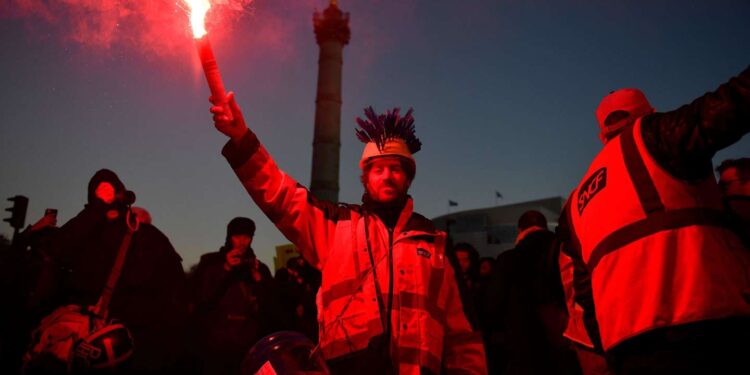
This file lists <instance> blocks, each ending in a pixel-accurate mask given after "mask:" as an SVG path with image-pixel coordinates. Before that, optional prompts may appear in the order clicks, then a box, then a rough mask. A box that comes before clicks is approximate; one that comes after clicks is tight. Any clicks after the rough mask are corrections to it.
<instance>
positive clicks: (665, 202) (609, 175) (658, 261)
mask: <svg viewBox="0 0 750 375" xmlns="http://www.w3.org/2000/svg"><path fill="white" fill-rule="evenodd" d="M570 200H571V202H570V204H571V207H570V214H569V215H570V216H569V220H570V222H571V227H572V232H573V235H574V236H575V238H576V240H577V242H578V243H579V245H580V246H579V247H580V250H581V254H580V255H581V258H582V260H583V262H584V263H585V264H586V266H587V268H588V270H589V272H590V273H591V287H592V293H593V299H594V306H595V309H596V318H597V321H598V323H599V331H600V335H601V340H602V345H603V347H604V349H605V350H608V349H610V348H612V347H614V346H615V345H617V344H619V343H620V342H622V341H623V340H626V339H628V338H631V337H633V336H636V335H639V334H641V333H643V332H646V331H649V330H653V329H655V328H659V327H666V326H673V325H678V324H683V323H689V322H695V321H700V320H707V319H717V318H724V317H730V316H741V315H744V316H748V315H750V277H749V275H748V270H749V268H748V265H749V264H750V257H749V256H748V252H747V250H746V249H745V248H744V247H743V245H742V243H741V241H740V240H739V239H738V237H737V235H736V234H735V233H733V232H732V231H731V230H729V229H728V225H727V223H726V216H725V215H726V213H725V211H724V209H723V206H722V202H721V194H720V192H719V188H718V185H717V184H716V181H715V179H714V178H706V179H705V180H703V181H699V182H686V181H683V180H680V179H677V178H675V177H673V176H671V175H670V174H669V173H668V172H667V171H665V170H664V169H663V168H662V167H661V166H659V165H658V164H657V163H656V161H655V160H654V159H653V158H652V157H651V156H650V155H649V153H648V152H647V150H646V148H645V145H644V143H643V138H642V137H641V122H640V120H638V121H636V123H635V124H634V125H633V126H630V127H629V128H627V129H625V130H624V131H623V133H622V134H621V135H620V136H618V137H617V138H615V139H612V140H611V141H609V142H608V143H607V144H606V145H605V146H604V148H603V149H602V151H601V152H600V153H599V155H597V157H596V159H594V161H593V163H591V166H590V167H589V170H588V172H587V173H586V177H585V178H584V179H583V182H582V183H581V184H580V185H579V186H578V188H577V189H576V191H575V192H574V195H573V196H572V197H571V199H570Z"/></svg>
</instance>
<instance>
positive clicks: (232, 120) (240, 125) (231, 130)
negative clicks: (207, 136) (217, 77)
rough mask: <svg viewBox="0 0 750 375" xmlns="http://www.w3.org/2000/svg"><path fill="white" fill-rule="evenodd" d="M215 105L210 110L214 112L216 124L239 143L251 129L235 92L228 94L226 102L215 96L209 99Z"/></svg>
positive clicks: (218, 128) (217, 127)
mask: <svg viewBox="0 0 750 375" xmlns="http://www.w3.org/2000/svg"><path fill="white" fill-rule="evenodd" d="M208 100H209V101H210V102H211V103H212V104H213V106H212V107H211V109H210V111H211V113H213V114H214V116H213V119H214V126H215V127H216V129H217V130H219V131H220V132H221V133H223V134H224V135H226V136H227V137H229V138H230V139H231V140H232V141H233V142H235V143H239V142H240V140H241V139H242V137H243V136H245V133H247V132H248V131H249V129H248V128H247V124H245V118H244V117H243V116H242V111H241V110H240V106H239V105H237V102H236V101H235V100H234V92H230V93H229V94H227V97H226V103H224V102H222V101H221V100H217V99H215V98H214V97H210V98H209V99H208Z"/></svg>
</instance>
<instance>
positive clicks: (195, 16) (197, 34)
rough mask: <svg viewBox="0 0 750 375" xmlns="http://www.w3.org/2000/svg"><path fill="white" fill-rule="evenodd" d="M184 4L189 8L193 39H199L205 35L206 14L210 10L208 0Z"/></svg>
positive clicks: (187, 0)
mask: <svg viewBox="0 0 750 375" xmlns="http://www.w3.org/2000/svg"><path fill="white" fill-rule="evenodd" d="M185 3H186V4H187V5H188V7H190V25H191V26H192V27H193V38H195V39H198V38H201V37H203V36H204V35H206V22H205V21H206V13H208V10H209V9H211V3H210V2H209V1H208V0H185Z"/></svg>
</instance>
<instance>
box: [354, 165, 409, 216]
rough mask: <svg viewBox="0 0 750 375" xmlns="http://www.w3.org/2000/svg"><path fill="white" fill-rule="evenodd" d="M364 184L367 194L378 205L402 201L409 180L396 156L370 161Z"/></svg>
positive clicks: (407, 188)
mask: <svg viewBox="0 0 750 375" xmlns="http://www.w3.org/2000/svg"><path fill="white" fill-rule="evenodd" d="M370 163H371V164H370V166H369V169H368V171H367V172H366V175H365V178H364V180H365V181H364V183H365V189H366V190H367V194H368V195H369V196H370V198H371V199H372V200H373V201H375V202H378V203H384V204H388V203H394V202H397V201H400V200H403V199H404V198H405V197H406V193H407V191H408V190H409V184H410V183H411V181H409V178H408V176H407V173H406V171H405V170H404V167H403V165H402V163H401V160H400V159H399V157H397V156H385V157H380V158H375V159H373V160H372V161H370Z"/></svg>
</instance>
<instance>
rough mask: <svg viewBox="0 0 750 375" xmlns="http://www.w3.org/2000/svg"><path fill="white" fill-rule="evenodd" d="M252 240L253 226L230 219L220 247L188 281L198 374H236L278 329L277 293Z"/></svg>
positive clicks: (205, 257) (202, 260) (242, 219)
mask: <svg viewBox="0 0 750 375" xmlns="http://www.w3.org/2000/svg"><path fill="white" fill-rule="evenodd" d="M254 237H255V222H254V221H253V220H251V219H249V218H246V217H236V218H234V219H232V220H231V221H230V222H229V224H228V225H227V235H226V238H225V240H224V245H223V246H222V247H221V248H220V249H219V251H217V252H213V253H208V254H204V255H202V256H201V258H200V262H199V263H198V267H197V268H196V270H195V272H194V274H193V275H192V278H191V280H190V285H191V286H192V287H193V288H194V290H193V291H192V296H193V304H194V311H193V317H192V322H193V324H192V325H193V327H194V329H193V330H192V334H193V335H192V337H191V342H192V344H193V345H192V349H193V350H194V354H195V357H196V358H197V359H198V362H199V366H198V367H199V369H200V371H201V373H202V374H217V375H222V374H238V373H239V371H240V363H241V362H242V358H243V356H244V355H245V353H247V351H248V350H249V349H250V348H251V347H252V346H253V345H254V344H255V343H256V342H257V341H258V340H260V339H261V338H263V337H264V336H266V335H268V334H270V333H272V332H274V331H276V330H278V329H279V328H280V324H281V322H280V321H279V317H280V316H281V315H280V314H281V309H280V306H279V301H278V300H277V297H276V295H277V294H278V293H277V289H276V287H275V283H274V282H273V278H272V276H271V271H270V270H269V269H268V267H267V266H266V265H265V264H263V263H262V262H261V261H260V260H258V257H256V255H255V251H253V248H252V247H251V245H252V243H253V238H254Z"/></svg>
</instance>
